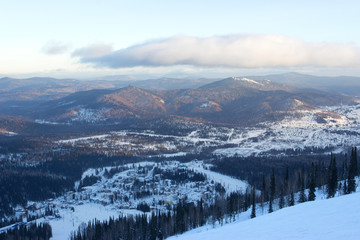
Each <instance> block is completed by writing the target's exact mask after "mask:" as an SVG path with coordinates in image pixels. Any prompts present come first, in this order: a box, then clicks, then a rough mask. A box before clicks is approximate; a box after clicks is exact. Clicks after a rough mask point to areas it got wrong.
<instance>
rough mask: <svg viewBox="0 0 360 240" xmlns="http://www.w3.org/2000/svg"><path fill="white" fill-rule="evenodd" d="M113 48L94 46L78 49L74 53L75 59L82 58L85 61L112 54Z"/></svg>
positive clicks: (103, 45) (104, 45)
mask: <svg viewBox="0 0 360 240" xmlns="http://www.w3.org/2000/svg"><path fill="white" fill-rule="evenodd" d="M112 51H113V47H112V46H111V45H109V44H92V45H89V46H87V47H83V48H78V49H76V50H75V51H74V52H73V53H72V56H73V57H81V58H83V59H91V58H94V59H95V58H97V57H101V56H104V55H106V54H110V53H111V52H112Z"/></svg>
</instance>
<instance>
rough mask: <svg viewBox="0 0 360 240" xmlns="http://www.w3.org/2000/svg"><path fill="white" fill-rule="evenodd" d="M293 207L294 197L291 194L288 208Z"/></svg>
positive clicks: (292, 193)
mask: <svg viewBox="0 0 360 240" xmlns="http://www.w3.org/2000/svg"><path fill="white" fill-rule="evenodd" d="M294 205H295V196H294V192H291V193H290V201H289V206H294Z"/></svg>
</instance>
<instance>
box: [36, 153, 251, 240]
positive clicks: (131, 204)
mask: <svg viewBox="0 0 360 240" xmlns="http://www.w3.org/2000/svg"><path fill="white" fill-rule="evenodd" d="M124 167H125V169H126V168H128V169H127V170H123V171H122V170H120V171H119V172H117V173H115V174H114V175H113V176H112V177H110V178H107V177H105V175H106V174H105V172H110V171H111V170H114V168H116V167H103V168H97V169H94V168H90V169H88V170H86V171H85V172H84V173H83V174H82V177H81V180H84V179H85V178H86V177H90V176H99V177H100V179H99V180H98V182H97V183H95V184H93V185H91V186H87V187H84V188H83V189H78V187H79V184H80V182H77V183H76V184H75V188H76V189H78V190H79V191H77V192H69V193H67V194H65V195H64V196H62V197H59V198H57V199H54V200H52V201H51V204H54V205H55V206H56V210H59V214H58V215H59V217H60V218H55V219H54V218H45V219H42V220H39V221H46V222H49V223H50V225H51V227H52V229H53V236H54V237H53V238H52V239H55V240H57V239H68V236H69V234H70V233H71V231H74V230H77V229H78V227H79V226H81V225H82V224H83V223H86V224H87V223H88V221H90V220H93V219H95V218H96V219H97V220H100V221H103V220H108V219H109V217H112V216H113V217H117V216H119V215H120V214H124V215H136V214H142V212H140V211H138V210H136V209H135V208H136V206H137V205H138V204H139V203H143V202H146V203H148V204H149V205H152V202H155V203H158V202H159V200H163V201H165V202H168V203H170V202H173V203H177V202H178V200H179V199H178V197H184V196H186V197H187V199H188V200H189V201H197V200H200V198H203V199H204V200H206V197H209V196H208V195H206V196H205V195H203V193H204V192H207V193H208V194H210V193H211V192H212V191H213V188H214V183H221V184H222V185H223V187H224V188H225V189H226V191H227V193H230V192H232V191H245V189H246V187H247V186H248V184H247V183H246V182H244V181H241V180H238V179H235V178H232V177H229V176H226V175H222V174H220V173H216V172H212V171H210V170H208V168H209V167H210V165H209V164H204V162H203V161H196V160H194V161H192V162H189V163H180V162H178V161H166V163H165V164H159V163H155V162H145V161H144V162H138V163H130V164H125V165H124ZM144 167H148V170H147V172H144V173H142V170H143V169H142V168H144ZM154 167H158V168H161V169H164V170H177V169H189V170H194V171H196V172H199V173H203V174H205V175H206V176H207V178H208V180H205V181H204V182H198V183H195V182H188V183H183V184H179V185H178V186H174V185H171V184H169V183H170V182H171V181H167V180H165V179H164V180H160V181H156V182H155V181H153V180H152V179H153V171H154ZM139 170H141V171H140V172H141V173H139V172H138V171H139ZM134 179H137V180H138V181H139V184H140V182H141V183H142V186H144V187H145V186H146V189H144V190H149V191H151V192H153V191H156V192H157V193H156V194H155V192H153V193H154V194H153V195H150V196H146V197H144V198H140V199H136V200H135V199H133V190H132V189H131V188H130V186H131V184H132V183H131V182H133V181H134ZM130 180H131V181H130ZM212 181H213V183H210V182H212ZM124 185H126V186H129V189H128V190H126V189H127V188H126V187H125V188H124ZM120 186H123V187H120ZM117 192H119V196H121V197H119V199H117V200H116V199H114V200H113V203H111V201H110V199H109V196H110V195H111V196H113V195H114V194H115V193H117ZM160 192H164V194H160ZM212 194H215V191H213V193H212ZM125 195H126V196H128V199H129V200H127V201H123V200H121V198H122V197H124V196H125ZM212 197H214V196H212ZM208 201H210V199H208ZM173 203H171V205H172V204H173ZM47 204H48V203H47V202H45V203H43V205H44V206H46V205H47ZM156 208H157V210H164V209H166V205H157V206H156ZM73 210H74V211H73Z"/></svg>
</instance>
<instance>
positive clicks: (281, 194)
mask: <svg viewBox="0 0 360 240" xmlns="http://www.w3.org/2000/svg"><path fill="white" fill-rule="evenodd" d="M284 188H285V187H284V186H282V187H281V192H280V200H279V208H280V209H282V208H283V207H284V206H285V197H284Z"/></svg>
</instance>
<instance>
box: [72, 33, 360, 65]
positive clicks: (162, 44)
mask: <svg viewBox="0 0 360 240" xmlns="http://www.w3.org/2000/svg"><path fill="white" fill-rule="evenodd" d="M73 56H78V57H80V61H81V62H83V63H92V64H93V65H94V66H95V67H109V68H126V67H136V66H150V67H151V66H173V65H192V66H203V67H233V68H264V67H265V68H266V67H304V66H305V67H306V66H314V67H359V66H360V49H359V48H358V47H356V46H353V45H349V44H340V43H327V42H324V43H313V42H305V41H302V40H300V39H297V38H292V37H286V36H282V35H262V34H247V35H227V36H215V37H209V38H196V37H186V36H176V37H171V38H168V39H162V40H157V41H149V42H145V43H143V44H139V45H134V46H131V47H129V48H125V49H121V50H117V51H111V49H110V48H107V47H106V46H90V47H87V48H82V49H78V50H76V51H75V52H74V53H73Z"/></svg>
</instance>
